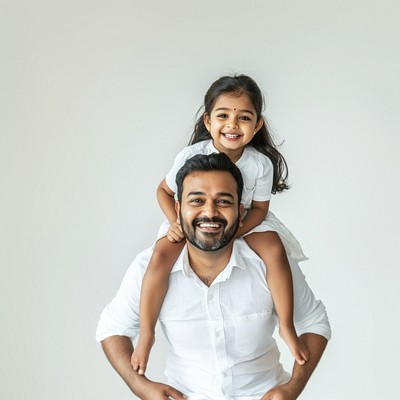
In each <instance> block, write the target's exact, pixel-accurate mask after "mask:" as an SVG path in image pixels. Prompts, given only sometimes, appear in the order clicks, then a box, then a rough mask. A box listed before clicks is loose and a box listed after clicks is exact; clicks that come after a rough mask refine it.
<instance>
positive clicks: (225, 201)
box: [217, 200, 232, 206]
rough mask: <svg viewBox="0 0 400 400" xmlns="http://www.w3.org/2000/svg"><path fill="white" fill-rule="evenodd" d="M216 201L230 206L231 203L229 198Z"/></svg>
mask: <svg viewBox="0 0 400 400" xmlns="http://www.w3.org/2000/svg"><path fill="white" fill-rule="evenodd" d="M217 203H218V204H221V205H223V206H230V205H231V204H232V202H231V201H229V200H218V201H217Z"/></svg>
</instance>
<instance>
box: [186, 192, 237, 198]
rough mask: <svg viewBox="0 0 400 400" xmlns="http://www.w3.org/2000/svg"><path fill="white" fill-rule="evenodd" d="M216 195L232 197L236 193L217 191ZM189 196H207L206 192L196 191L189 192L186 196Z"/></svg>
mask: <svg viewBox="0 0 400 400" xmlns="http://www.w3.org/2000/svg"><path fill="white" fill-rule="evenodd" d="M216 195H217V196H218V197H230V198H232V199H234V198H235V197H234V195H233V194H232V193H229V192H218V193H216ZM189 196H205V193H204V192H194V191H193V192H189V193H188V194H187V196H186V197H189Z"/></svg>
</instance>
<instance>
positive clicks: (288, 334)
mask: <svg viewBox="0 0 400 400" xmlns="http://www.w3.org/2000/svg"><path fill="white" fill-rule="evenodd" d="M279 334H280V335H281V337H282V339H283V340H284V341H285V342H286V344H287V345H288V347H289V350H290V352H291V353H292V355H293V357H294V359H295V360H296V362H297V363H298V364H299V365H304V364H305V363H306V362H307V361H308V360H309V358H310V354H309V352H308V349H307V347H306V346H305V345H304V343H303V342H302V341H301V339H300V338H299V337H298V336H297V335H296V332H295V331H294V329H288V328H284V327H280V328H279Z"/></svg>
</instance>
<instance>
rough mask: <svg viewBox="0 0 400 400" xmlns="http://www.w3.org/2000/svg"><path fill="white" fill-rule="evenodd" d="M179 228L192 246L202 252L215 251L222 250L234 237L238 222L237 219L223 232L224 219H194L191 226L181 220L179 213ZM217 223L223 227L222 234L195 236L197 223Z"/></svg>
mask: <svg viewBox="0 0 400 400" xmlns="http://www.w3.org/2000/svg"><path fill="white" fill-rule="evenodd" d="M180 220H181V228H182V231H183V233H184V235H185V237H186V240H187V241H188V242H189V243H191V244H192V245H193V246H195V247H197V248H198V249H200V250H203V251H216V250H220V249H222V248H224V247H225V246H226V245H227V244H229V243H230V242H231V240H232V239H233V238H234V237H235V235H236V232H237V230H238V228H239V223H240V220H239V218H238V219H237V220H236V221H235V223H234V224H233V225H232V226H231V227H230V228H229V229H228V230H225V227H226V226H227V224H228V222H227V221H226V219H224V218H219V217H213V218H196V219H194V220H193V221H192V224H191V225H189V224H187V223H186V222H185V221H184V219H183V218H182V213H180ZM202 222H203V223H212V222H215V223H219V224H222V225H223V228H224V229H223V231H222V233H220V232H218V233H217V234H215V233H212V232H209V233H208V232H201V234H200V235H201V236H200V237H199V236H197V235H196V229H197V225H198V224H199V223H202ZM217 236H218V237H217Z"/></svg>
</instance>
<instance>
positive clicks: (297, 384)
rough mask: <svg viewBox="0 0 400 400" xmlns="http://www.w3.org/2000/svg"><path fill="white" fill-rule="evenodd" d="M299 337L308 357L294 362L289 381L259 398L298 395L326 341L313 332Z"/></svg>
mask: <svg viewBox="0 0 400 400" xmlns="http://www.w3.org/2000/svg"><path fill="white" fill-rule="evenodd" d="M300 338H301V340H302V341H303V343H304V344H305V345H306V346H307V348H308V350H309V352H310V359H309V360H308V361H307V362H306V363H305V364H304V365H299V364H298V363H297V362H295V363H294V366H293V371H292V377H291V379H290V380H289V382H287V383H285V384H282V385H279V386H277V387H275V388H273V389H271V390H269V391H268V392H267V393H265V395H264V396H263V397H262V398H261V400H295V399H297V398H298V397H299V396H300V393H301V392H302V391H303V389H304V388H305V386H306V384H307V382H308V380H309V379H310V377H311V374H312V373H313V372H314V370H315V368H316V367H317V365H318V362H319V360H320V358H321V356H322V353H323V352H324V350H325V347H326V345H327V343H328V341H327V339H325V338H324V337H323V336H321V335H317V334H315V333H305V334H303V335H301V336H300Z"/></svg>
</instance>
